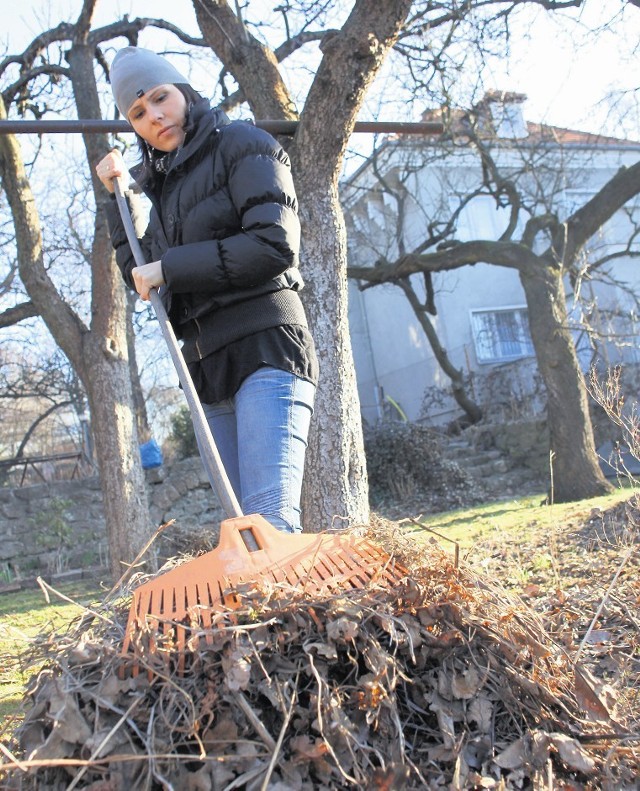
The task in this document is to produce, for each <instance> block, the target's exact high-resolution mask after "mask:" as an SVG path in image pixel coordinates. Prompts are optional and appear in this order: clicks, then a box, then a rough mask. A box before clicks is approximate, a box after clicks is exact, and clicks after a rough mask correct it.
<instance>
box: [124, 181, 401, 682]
mask: <svg viewBox="0 0 640 791" xmlns="http://www.w3.org/2000/svg"><path fill="white" fill-rule="evenodd" d="M114 187H115V195H116V200H117V204H118V209H119V211H120V215H121V217H122V222H123V224H124V227H125V231H126V234H127V238H128V240H129V245H130V247H131V251H132V253H133V256H134V259H135V261H136V264H137V265H138V266H142V265H144V264H145V263H146V261H145V259H144V255H143V253H142V250H141V248H140V244H139V242H138V239H137V237H136V234H135V230H134V227H133V222H132V220H131V215H130V214H129V208H128V206H127V202H126V200H125V197H124V195H123V193H122V191H121V188H120V184H119V182H118V180H117V179H114ZM150 299H151V303H152V305H153V307H154V310H155V313H156V315H157V318H158V322H159V324H160V329H161V331H162V334H163V336H164V339H165V341H166V343H167V346H168V348H169V352H170V355H171V358H172V360H173V363H174V365H175V367H176V371H177V373H178V378H179V379H180V383H181V385H182V388H183V391H184V394H185V397H186V399H187V403H188V405H189V409H190V412H191V417H192V420H193V424H194V430H195V433H196V436H197V437H198V442H199V446H200V448H201V456H202V461H203V464H204V466H205V469H206V471H207V473H208V475H209V480H210V481H211V482H212V485H213V488H214V490H215V492H216V493H217V495H218V497H219V499H220V503H221V505H222V507H223V509H224V512H225V514H226V515H227V517H228V518H227V519H225V520H224V521H223V522H222V523H221V525H220V539H219V543H218V546H217V547H216V548H215V549H213V550H211V551H210V552H207V553H206V554H204V555H201V556H199V557H197V558H195V559H193V560H189V561H187V562H185V563H183V564H182V565H180V566H177V567H176V568H174V569H172V570H171V571H168V572H166V573H164V574H160V575H158V576H156V577H154V578H153V579H151V580H149V581H148V582H145V583H143V584H142V585H140V586H139V587H137V588H136V589H135V590H134V591H133V600H132V604H131V609H130V611H129V619H128V623H127V627H126V633H125V639H124V645H123V655H124V656H125V657H131V655H132V654H134V655H137V657H138V659H143V658H144V657H143V654H144V653H146V652H147V651H149V650H151V651H152V652H153V651H155V650H157V649H158V648H159V647H160V646H161V644H162V645H163V646H164V647H165V648H168V650H169V651H170V652H174V651H175V652H177V653H178V655H179V666H180V667H181V668H182V669H184V657H185V653H186V652H187V651H188V650H189V636H190V635H191V634H193V633H194V631H195V632H199V633H200V634H202V635H204V636H205V639H206V633H207V631H209V632H210V630H211V628H212V626H214V625H215V624H216V623H218V622H219V621H220V620H221V619H224V617H225V616H227V615H228V614H229V613H231V612H233V610H236V609H238V608H239V607H240V606H242V604H243V600H244V599H245V598H246V596H245V594H246V592H247V591H251V590H256V591H257V590H258V588H260V587H268V586H271V587H275V589H276V595H277V588H278V587H280V588H281V589H283V590H284V589H286V590H287V591H289V592H291V590H292V589H293V590H294V591H295V592H301V593H302V592H306V593H309V594H322V593H326V592H333V593H335V592H339V591H343V590H345V589H359V588H364V587H366V586H367V585H369V584H372V583H380V584H383V585H391V586H393V585H397V584H398V583H399V582H400V580H401V579H403V578H404V577H406V574H407V572H406V570H405V569H404V568H403V567H402V566H401V565H400V564H398V563H397V562H395V561H394V560H393V558H392V557H391V556H390V555H389V554H388V553H387V552H386V551H385V550H384V549H383V548H382V547H380V546H379V545H378V544H376V543H375V542H373V541H370V540H369V539H367V538H366V537H363V536H357V535H356V534H355V533H354V532H352V531H348V530H347V531H339V532H331V531H327V532H323V533H314V534H290V533H282V532H280V531H278V530H276V528H274V527H273V526H272V525H271V524H269V522H267V521H266V520H265V519H264V518H263V517H262V516H260V515H259V514H252V515H250V516H244V515H243V514H242V511H241V509H240V505H239V503H238V500H237V498H236V496H235V493H234V491H233V489H232V487H231V484H230V482H229V479H228V477H227V475H226V472H225V469H224V466H223V464H222V460H221V458H220V455H219V453H218V449H217V447H216V445H215V442H214V440H213V436H212V435H211V430H210V428H209V425H208V423H207V420H206V418H205V416H204V412H203V410H202V406H201V404H200V400H199V399H198V396H197V393H196V391H195V387H194V385H193V382H192V380H191V375H190V374H189V370H188V368H187V366H186V363H185V361H184V358H183V356H182V352H181V350H180V347H179V345H178V341H177V339H176V336H175V334H174V332H173V328H172V326H171V324H170V322H169V318H168V316H167V313H166V310H165V308H164V305H163V304H162V300H161V298H160V296H159V294H158V292H157V291H156V290H155V289H152V290H151V292H150ZM143 636H144V638H145V639H148V640H149V643H144V640H143V639H142V637H143ZM143 643H144V645H143ZM134 672H137V666H136V667H135V668H134Z"/></svg>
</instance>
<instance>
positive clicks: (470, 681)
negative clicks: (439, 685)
mask: <svg viewBox="0 0 640 791" xmlns="http://www.w3.org/2000/svg"><path fill="white" fill-rule="evenodd" d="M481 683H482V682H481V679H480V674H479V673H478V671H477V670H476V669H475V667H473V666H472V667H469V668H467V669H466V670H465V671H463V672H462V673H454V675H453V678H452V679H451V692H452V694H453V696H454V697H455V698H462V699H463V700H470V699H471V698H472V697H474V695H475V694H476V693H477V692H478V690H479V689H480V684H481Z"/></svg>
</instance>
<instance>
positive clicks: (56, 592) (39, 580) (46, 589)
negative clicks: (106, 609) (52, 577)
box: [36, 577, 115, 626]
mask: <svg viewBox="0 0 640 791" xmlns="http://www.w3.org/2000/svg"><path fill="white" fill-rule="evenodd" d="M36 582H37V583H38V585H39V586H40V589H41V590H42V592H43V593H44V597H45V599H46V600H47V604H50V602H51V599H50V598H49V593H53V594H54V595H55V596H57V597H58V598H59V599H62V601H66V602H68V603H69V604H75V605H76V607H81V608H82V609H83V610H84V611H85V612H88V613H89V614H90V615H93V616H94V617H95V618H99V619H100V620H101V621H104V622H105V623H108V624H109V626H114V625H115V621H114V620H113V619H112V618H107V617H105V616H104V615H102V614H101V613H99V612H96V611H95V610H92V609H91V607H86V606H85V605H84V604H79V603H78V602H77V601H75V599H72V598H70V597H69V596H66V595H65V594H64V593H61V592H60V591H59V590H56V589H55V588H53V587H52V586H51V585H49V583H48V582H45V581H44V580H43V579H42V577H37V578H36Z"/></svg>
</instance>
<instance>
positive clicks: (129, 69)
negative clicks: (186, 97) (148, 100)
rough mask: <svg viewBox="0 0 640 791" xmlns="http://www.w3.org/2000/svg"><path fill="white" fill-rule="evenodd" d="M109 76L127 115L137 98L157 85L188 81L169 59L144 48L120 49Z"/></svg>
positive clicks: (120, 106) (184, 83) (120, 104)
mask: <svg viewBox="0 0 640 791" xmlns="http://www.w3.org/2000/svg"><path fill="white" fill-rule="evenodd" d="M109 78H110V80H111V90H112V92H113V98H114V99H115V101H116V104H117V105H118V109H119V110H120V112H121V113H122V115H124V117H125V118H126V117H127V115H128V113H129V109H130V108H131V105H132V104H133V103H134V102H135V101H136V99H139V98H140V97H141V96H144V94H145V93H147V92H148V91H150V90H151V89H152V88H155V87H156V86H157V85H166V84H169V83H170V84H174V85H175V84H179V85H188V84H189V80H187V78H186V77H184V76H183V75H182V74H180V72H179V71H178V70H177V69H176V68H175V67H174V66H172V65H171V64H170V63H169V61H168V60H165V58H163V57H162V56H160V55H157V54H156V53H155V52H151V50H149V49H143V48H142V47H125V48H124V49H121V50H119V51H118V52H117V53H116V56H115V58H114V59H113V63H112V64H111V72H110V74H109Z"/></svg>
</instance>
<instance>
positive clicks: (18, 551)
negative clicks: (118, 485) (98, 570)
mask: <svg viewBox="0 0 640 791" xmlns="http://www.w3.org/2000/svg"><path fill="white" fill-rule="evenodd" d="M147 490H148V496H149V503H150V511H151V518H152V522H153V525H154V526H156V527H157V526H159V525H162V524H165V523H167V522H169V521H170V520H175V521H174V522H173V524H171V525H170V526H169V527H167V528H166V529H165V530H164V531H163V532H162V533H161V535H160V537H159V539H158V541H157V547H156V548H157V551H158V554H159V556H160V559H161V560H163V559H165V558H166V557H170V556H172V555H175V554H178V553H179V552H182V551H187V550H194V549H201V548H204V549H207V548H210V547H213V546H215V543H216V541H217V532H218V526H219V524H220V521H221V520H222V519H223V518H224V515H223V513H222V511H221V509H220V506H219V505H218V502H217V498H216V496H215V495H214V493H213V492H212V490H211V487H210V485H209V481H208V479H207V477H206V474H205V472H204V469H203V467H202V464H201V462H200V460H199V459H198V458H194V459H184V460H182V461H179V462H176V463H174V464H173V465H171V466H170V467H161V468H159V469H157V470H150V471H149V472H148V473H147ZM87 567H102V568H106V567H108V554H107V540H106V531H105V521H104V512H103V508H102V495H101V491H100V482H99V480H98V478H97V477H90V478H82V479H78V480H72V481H57V482H51V483H43V484H37V485H35V486H25V487H22V488H16V489H8V488H0V584H1V583H9V582H12V581H14V580H16V579H22V578H34V577H36V576H38V575H55V574H60V573H63V572H66V571H67V570H69V569H81V568H87Z"/></svg>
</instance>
